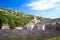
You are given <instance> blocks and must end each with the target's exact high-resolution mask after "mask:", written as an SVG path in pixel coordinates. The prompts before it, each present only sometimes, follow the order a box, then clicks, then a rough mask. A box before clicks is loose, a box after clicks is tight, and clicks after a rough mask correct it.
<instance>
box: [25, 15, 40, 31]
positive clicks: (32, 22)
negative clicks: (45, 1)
mask: <svg viewBox="0 0 60 40" xmlns="http://www.w3.org/2000/svg"><path fill="white" fill-rule="evenodd" d="M38 22H40V20H37V19H36V16H32V20H31V21H30V22H29V23H28V24H26V25H25V26H24V29H27V30H33V28H34V26H35V24H36V23H38Z"/></svg>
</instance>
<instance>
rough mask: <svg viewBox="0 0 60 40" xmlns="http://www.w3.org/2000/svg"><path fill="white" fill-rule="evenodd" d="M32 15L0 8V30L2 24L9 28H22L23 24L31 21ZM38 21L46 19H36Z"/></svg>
mask: <svg viewBox="0 0 60 40" xmlns="http://www.w3.org/2000/svg"><path fill="white" fill-rule="evenodd" d="M32 16H33V15H30V14H27V13H24V12H18V11H14V10H10V9H5V8H0V28H1V27H2V25H3V23H4V24H9V27H10V28H15V27H23V26H24V25H25V24H27V23H29V22H30V21H31V18H32ZM36 17H37V19H38V20H41V21H45V20H49V19H48V18H43V17H38V16H36Z"/></svg>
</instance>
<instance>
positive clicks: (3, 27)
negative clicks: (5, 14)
mask: <svg viewBox="0 0 60 40" xmlns="http://www.w3.org/2000/svg"><path fill="white" fill-rule="evenodd" d="M1 29H10V28H9V25H8V24H3V25H2V28H1Z"/></svg>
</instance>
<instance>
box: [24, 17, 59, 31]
mask: <svg viewBox="0 0 60 40" xmlns="http://www.w3.org/2000/svg"><path fill="white" fill-rule="evenodd" d="M32 18H33V19H32V20H31V21H30V23H28V24H26V25H25V26H24V29H27V30H43V31H45V30H48V31H60V19H59V18H58V19H52V20H47V21H40V20H37V19H36V17H35V16H33V17H32Z"/></svg>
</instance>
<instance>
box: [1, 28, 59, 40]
mask: <svg viewBox="0 0 60 40" xmlns="http://www.w3.org/2000/svg"><path fill="white" fill-rule="evenodd" d="M0 40H60V32H58V31H38V30H18V29H0Z"/></svg>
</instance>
